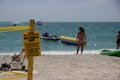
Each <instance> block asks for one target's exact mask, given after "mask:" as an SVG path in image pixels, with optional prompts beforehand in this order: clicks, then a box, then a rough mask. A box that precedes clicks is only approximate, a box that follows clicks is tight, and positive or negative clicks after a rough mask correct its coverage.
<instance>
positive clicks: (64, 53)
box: [0, 50, 100, 55]
mask: <svg viewBox="0 0 120 80" xmlns="http://www.w3.org/2000/svg"><path fill="white" fill-rule="evenodd" d="M0 54H1V55H13V54H19V52H12V53H0ZM41 54H42V55H75V54H76V51H42V52H41ZM79 54H80V51H79ZM86 54H100V50H85V51H84V52H83V55H86Z"/></svg>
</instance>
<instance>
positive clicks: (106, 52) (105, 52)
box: [100, 50, 120, 57]
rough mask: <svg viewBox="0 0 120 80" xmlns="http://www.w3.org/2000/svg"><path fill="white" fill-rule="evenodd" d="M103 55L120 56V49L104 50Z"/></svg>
mask: <svg viewBox="0 0 120 80" xmlns="http://www.w3.org/2000/svg"><path fill="white" fill-rule="evenodd" d="M100 54H102V55H108V56H117V57H120V50H116V51H112V50H102V51H101V52H100Z"/></svg>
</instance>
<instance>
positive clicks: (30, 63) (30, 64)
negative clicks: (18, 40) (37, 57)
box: [28, 19, 34, 80]
mask: <svg viewBox="0 0 120 80" xmlns="http://www.w3.org/2000/svg"><path fill="white" fill-rule="evenodd" d="M30 33H34V20H33V19H32V20H30ZM31 36H32V35H31ZM32 78H33V56H28V80H32Z"/></svg>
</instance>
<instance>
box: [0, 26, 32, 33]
mask: <svg viewBox="0 0 120 80" xmlns="http://www.w3.org/2000/svg"><path fill="white" fill-rule="evenodd" d="M27 29H30V27H29V26H11V27H0V32H10V31H18V30H27Z"/></svg>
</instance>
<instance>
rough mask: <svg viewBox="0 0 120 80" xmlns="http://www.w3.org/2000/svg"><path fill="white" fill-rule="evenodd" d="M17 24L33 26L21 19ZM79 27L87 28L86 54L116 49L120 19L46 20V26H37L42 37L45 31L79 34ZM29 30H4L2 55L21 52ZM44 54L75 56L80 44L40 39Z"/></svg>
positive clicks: (4, 24) (0, 39) (0, 44)
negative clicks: (93, 20) (119, 20)
mask: <svg viewBox="0 0 120 80" xmlns="http://www.w3.org/2000/svg"><path fill="white" fill-rule="evenodd" d="M13 24H14V23H13V22H0V27H7V26H12V25H13ZM16 24H17V25H29V23H28V22H17V23H16ZM79 27H83V28H84V29H85V33H86V37H87V44H86V46H85V48H84V53H83V54H99V53H100V51H101V50H103V49H112V50H115V49H116V35H117V31H118V30H120V22H44V25H40V26H37V25H35V30H39V32H40V37H41V36H42V34H43V33H45V32H48V33H49V34H54V35H57V36H58V37H60V36H62V35H63V36H69V37H76V36H77V32H78V29H79ZM26 31H29V30H21V31H13V32H0V54H14V53H17V54H18V53H19V52H20V51H21V50H22V48H23V46H24V45H23V44H24V43H23V35H22V33H23V32H26ZM40 47H41V53H42V54H50V55H54V54H55V55H72V54H75V53H76V48H77V46H74V45H66V44H63V43H61V41H60V40H59V41H51V40H42V39H41V41H40Z"/></svg>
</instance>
